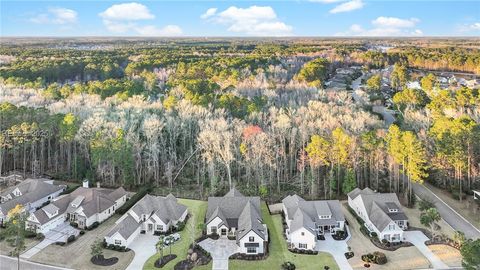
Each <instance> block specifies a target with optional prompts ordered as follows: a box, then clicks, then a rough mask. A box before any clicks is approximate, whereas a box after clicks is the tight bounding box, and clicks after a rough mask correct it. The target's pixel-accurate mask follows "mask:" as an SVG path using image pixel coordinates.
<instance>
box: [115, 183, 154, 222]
mask: <svg viewBox="0 0 480 270" xmlns="http://www.w3.org/2000/svg"><path fill="white" fill-rule="evenodd" d="M151 191H152V187H151V186H144V187H141V188H140V189H139V190H138V192H137V193H135V195H133V196H132V197H131V198H130V199H129V200H127V201H126V202H125V203H124V204H123V205H122V206H121V207H120V208H118V209H117V211H116V212H117V213H119V214H121V215H123V214H125V213H126V212H127V211H128V210H129V209H130V208H131V207H132V206H133V205H134V204H136V203H137V202H138V201H139V200H140V199H141V198H143V197H144V196H145V195H147V193H149V192H151Z"/></svg>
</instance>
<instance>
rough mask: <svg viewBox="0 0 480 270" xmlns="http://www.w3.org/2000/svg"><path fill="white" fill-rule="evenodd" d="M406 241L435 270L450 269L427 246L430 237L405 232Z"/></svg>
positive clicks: (420, 233) (417, 232)
mask: <svg viewBox="0 0 480 270" xmlns="http://www.w3.org/2000/svg"><path fill="white" fill-rule="evenodd" d="M403 236H404V237H405V241H407V242H410V243H412V244H413V245H415V247H416V248H417V249H418V250H419V251H420V252H421V253H422V254H423V256H425V258H427V260H429V261H430V263H431V264H432V266H433V269H450V267H448V265H446V264H445V263H444V262H442V261H441V260H440V259H439V258H438V257H437V256H436V255H435V254H433V252H432V251H431V250H430V249H429V248H428V247H427V245H425V241H427V240H428V237H427V236H426V235H425V234H424V233H423V232H421V231H405V232H404V233H403Z"/></svg>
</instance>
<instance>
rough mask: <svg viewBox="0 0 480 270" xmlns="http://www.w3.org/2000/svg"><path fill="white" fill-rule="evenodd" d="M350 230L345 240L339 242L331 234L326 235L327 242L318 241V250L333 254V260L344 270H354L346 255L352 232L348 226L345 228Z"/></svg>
mask: <svg viewBox="0 0 480 270" xmlns="http://www.w3.org/2000/svg"><path fill="white" fill-rule="evenodd" d="M345 228H347V230H348V237H347V239H345V240H341V241H337V240H334V239H333V238H332V236H331V235H330V234H326V235H325V240H319V241H317V247H316V249H317V250H318V251H321V252H327V253H330V254H332V256H333V258H334V259H335V261H336V262H337V264H338V268H340V269H342V270H344V269H345V270H352V269H353V268H352V266H351V265H350V263H348V260H347V258H346V257H345V253H346V252H348V244H347V241H348V239H349V238H350V230H349V229H348V227H347V226H345Z"/></svg>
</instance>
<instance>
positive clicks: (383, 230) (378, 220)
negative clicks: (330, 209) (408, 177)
mask: <svg viewBox="0 0 480 270" xmlns="http://www.w3.org/2000/svg"><path fill="white" fill-rule="evenodd" d="M348 205H349V206H350V207H351V208H352V209H353V210H354V211H355V213H356V214H357V215H358V216H359V217H360V218H361V219H363V221H365V223H364V226H365V227H366V228H367V229H368V231H369V232H370V233H375V234H376V235H377V237H378V239H379V240H381V241H382V240H383V239H385V240H386V241H388V242H392V243H394V242H400V241H403V239H404V238H403V231H404V230H406V229H407V228H408V218H407V216H406V215H405V213H404V212H403V210H402V207H401V205H400V202H399V201H398V197H397V195H396V194H395V193H376V192H374V191H373V190H371V189H370V188H365V189H363V190H362V189H359V188H356V189H354V190H352V191H351V192H350V193H348Z"/></svg>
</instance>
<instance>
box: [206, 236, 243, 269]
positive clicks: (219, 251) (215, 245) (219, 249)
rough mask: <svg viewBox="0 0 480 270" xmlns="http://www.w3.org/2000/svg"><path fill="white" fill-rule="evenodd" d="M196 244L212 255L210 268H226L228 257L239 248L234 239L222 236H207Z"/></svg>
mask: <svg viewBox="0 0 480 270" xmlns="http://www.w3.org/2000/svg"><path fill="white" fill-rule="evenodd" d="M198 244H199V245H200V246H201V247H202V248H203V249H205V250H206V251H208V252H210V254H211V255H212V260H213V265H212V270H228V258H229V257H230V256H232V255H233V254H235V253H237V252H238V249H239V248H238V246H237V243H235V240H228V239H224V238H220V239H218V240H213V239H210V238H207V239H205V240H203V241H202V242H200V243H198Z"/></svg>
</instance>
